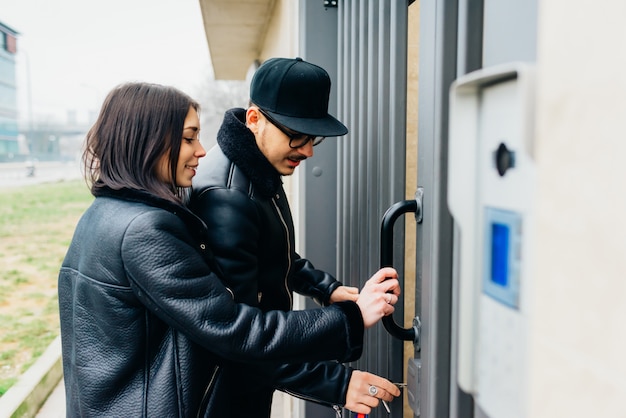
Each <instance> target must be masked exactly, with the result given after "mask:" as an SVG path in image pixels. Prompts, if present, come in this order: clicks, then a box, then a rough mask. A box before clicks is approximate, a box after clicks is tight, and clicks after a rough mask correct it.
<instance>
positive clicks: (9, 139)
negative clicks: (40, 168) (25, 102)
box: [0, 22, 24, 162]
mask: <svg viewBox="0 0 626 418" xmlns="http://www.w3.org/2000/svg"><path fill="white" fill-rule="evenodd" d="M18 35H19V33H18V32H17V31H15V30H14V29H12V28H10V27H9V26H7V25H5V24H4V23H2V22H0V162H1V161H11V160H13V159H16V158H17V159H19V158H20V155H21V154H24V150H23V149H20V144H19V141H18V137H19V136H18V110H17V81H16V75H15V67H16V65H15V57H16V54H17V36H18Z"/></svg>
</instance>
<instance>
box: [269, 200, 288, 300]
mask: <svg viewBox="0 0 626 418" xmlns="http://www.w3.org/2000/svg"><path fill="white" fill-rule="evenodd" d="M277 198H278V195H276V197H274V198H272V204H273V205H274V209H276V213H278V217H279V218H280V222H281V223H282V224H283V227H284V228H285V236H286V237H287V271H286V273H285V280H284V283H285V291H286V293H287V297H289V309H292V308H293V300H292V298H291V291H290V290H289V284H288V283H287V278H288V277H289V272H290V271H291V240H290V239H289V228H287V223H286V222H285V218H284V217H283V214H282V212H281V211H280V208H279V207H278V203H276V199H277Z"/></svg>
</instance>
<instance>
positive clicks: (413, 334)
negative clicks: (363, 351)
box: [380, 187, 424, 344]
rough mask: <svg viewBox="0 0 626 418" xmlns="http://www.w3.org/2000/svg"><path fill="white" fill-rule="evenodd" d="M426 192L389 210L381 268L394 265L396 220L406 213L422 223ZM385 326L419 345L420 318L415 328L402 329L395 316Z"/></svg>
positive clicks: (383, 232) (382, 237) (382, 232)
mask: <svg viewBox="0 0 626 418" xmlns="http://www.w3.org/2000/svg"><path fill="white" fill-rule="evenodd" d="M423 194H424V190H423V189H422V188H421V187H420V188H418V189H417V192H416V193H415V199H412V200H402V201H400V202H396V203H394V204H393V205H391V206H390V207H389V209H387V211H386V212H385V214H384V215H383V218H382V221H381V225H380V267H381V268H382V267H391V266H392V264H393V226H394V224H395V222H396V220H397V219H398V218H399V217H400V215H403V214H405V213H410V212H413V213H415V220H416V222H417V223H421V222H422V197H423ZM382 322H383V325H384V327H385V329H386V330H387V332H388V333H389V334H391V336H392V337H395V338H398V339H399V340H402V341H413V343H414V344H417V342H418V338H419V318H415V320H414V321H413V324H414V325H413V327H411V328H402V327H401V326H400V325H398V324H396V322H395V321H394V319H393V315H388V316H385V317H383V319H382Z"/></svg>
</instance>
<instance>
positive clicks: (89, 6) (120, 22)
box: [0, 0, 213, 120]
mask: <svg viewBox="0 0 626 418" xmlns="http://www.w3.org/2000/svg"><path fill="white" fill-rule="evenodd" d="M0 21H1V22H2V23H4V24H5V25H7V26H9V27H11V28H12V29H14V30H16V31H17V32H19V33H20V35H19V36H18V55H17V62H18V65H17V70H16V71H17V82H18V89H19V90H20V93H19V95H18V105H19V107H20V118H21V119H22V120H27V119H28V113H31V112H29V111H28V109H29V106H28V102H29V99H28V97H29V95H28V94H27V92H28V86H29V85H30V90H31V94H30V98H31V101H30V102H31V103H32V114H33V116H34V118H35V119H36V120H37V119H39V120H41V119H42V118H48V117H61V118H64V117H65V115H66V114H67V110H75V111H77V113H78V114H79V115H80V114H82V113H85V114H86V113H87V111H92V112H93V111H95V110H98V109H99V107H100V104H101V103H102V100H103V99H104V96H106V94H107V93H108V92H109V90H110V89H111V88H113V87H114V86H116V85H117V84H119V83H122V82H125V81H150V82H156V83H161V84H168V85H174V86H176V87H178V88H180V89H181V90H183V91H185V92H186V93H188V94H190V95H191V96H193V97H194V98H197V99H199V97H197V96H198V95H197V94H196V93H197V91H198V89H199V88H200V86H201V85H202V84H203V80H206V79H207V78H212V77H213V76H212V69H211V65H210V56H209V51H208V47H207V43H206V38H205V35H204V29H203V26H202V16H201V14H200V5H199V1H198V0H0ZM29 79H30V82H29ZM78 118H79V119H81V118H82V117H81V116H78Z"/></svg>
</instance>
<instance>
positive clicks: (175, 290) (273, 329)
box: [121, 210, 364, 362]
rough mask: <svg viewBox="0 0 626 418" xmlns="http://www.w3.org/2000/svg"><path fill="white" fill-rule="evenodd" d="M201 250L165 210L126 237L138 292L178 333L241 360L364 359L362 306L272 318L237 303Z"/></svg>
mask: <svg viewBox="0 0 626 418" xmlns="http://www.w3.org/2000/svg"><path fill="white" fill-rule="evenodd" d="M200 246H201V244H200V243H198V244H196V243H195V241H194V240H193V239H192V238H191V235H190V233H189V231H188V230H187V228H186V226H185V224H184V223H183V221H182V220H181V219H180V218H179V217H178V216H176V215H174V214H171V213H169V212H166V211H163V210H155V211H148V212H146V213H143V214H142V215H139V216H137V217H136V218H135V219H134V220H133V221H132V222H131V223H130V224H129V226H128V228H127V230H126V233H125V235H124V238H123V241H122V246H121V258H122V261H123V263H124V268H125V270H126V274H127V276H128V278H129V281H130V284H131V288H132V289H133V291H134V293H135V295H136V296H137V298H138V299H139V300H140V301H141V302H142V303H143V304H144V305H145V306H146V307H147V308H148V309H149V310H150V311H152V312H153V313H154V314H155V315H157V316H158V317H159V318H161V319H162V320H163V321H165V322H167V323H168V324H169V325H170V326H171V327H173V328H174V329H177V330H179V331H180V332H182V333H185V334H186V335H188V336H189V338H191V339H192V340H194V341H196V343H198V344H199V345H201V346H203V347H205V348H206V349H207V350H209V351H211V352H213V353H215V354H217V355H219V356H222V357H224V358H227V359H231V360H234V361H238V362H259V361H267V360H269V361H280V362H306V361H319V360H333V359H335V360H339V361H341V362H345V361H353V360H355V359H357V358H358V357H359V356H360V355H361V352H362V344H363V332H364V329H363V320H362V317H361V314H360V310H359V307H358V306H357V305H356V304H355V303H351V302H345V303H340V304H334V305H333V306H330V307H327V308H319V309H310V310H303V311H292V312H280V311H270V312H267V313H263V312H261V311H260V310H259V309H256V308H253V307H250V306H247V305H244V304H237V303H235V302H234V301H233V299H232V294H231V293H230V292H229V291H228V290H227V289H226V287H224V285H223V284H222V283H221V281H220V280H219V278H218V277H217V276H216V275H215V274H214V273H213V272H212V271H211V270H210V268H209V267H208V265H207V263H206V262H205V259H204V258H203V256H202V254H201V253H200V252H199V248H198V247H200ZM294 330H295V332H294ZM330 341H332V342H333V343H332V344H330V343H329V342H330Z"/></svg>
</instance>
